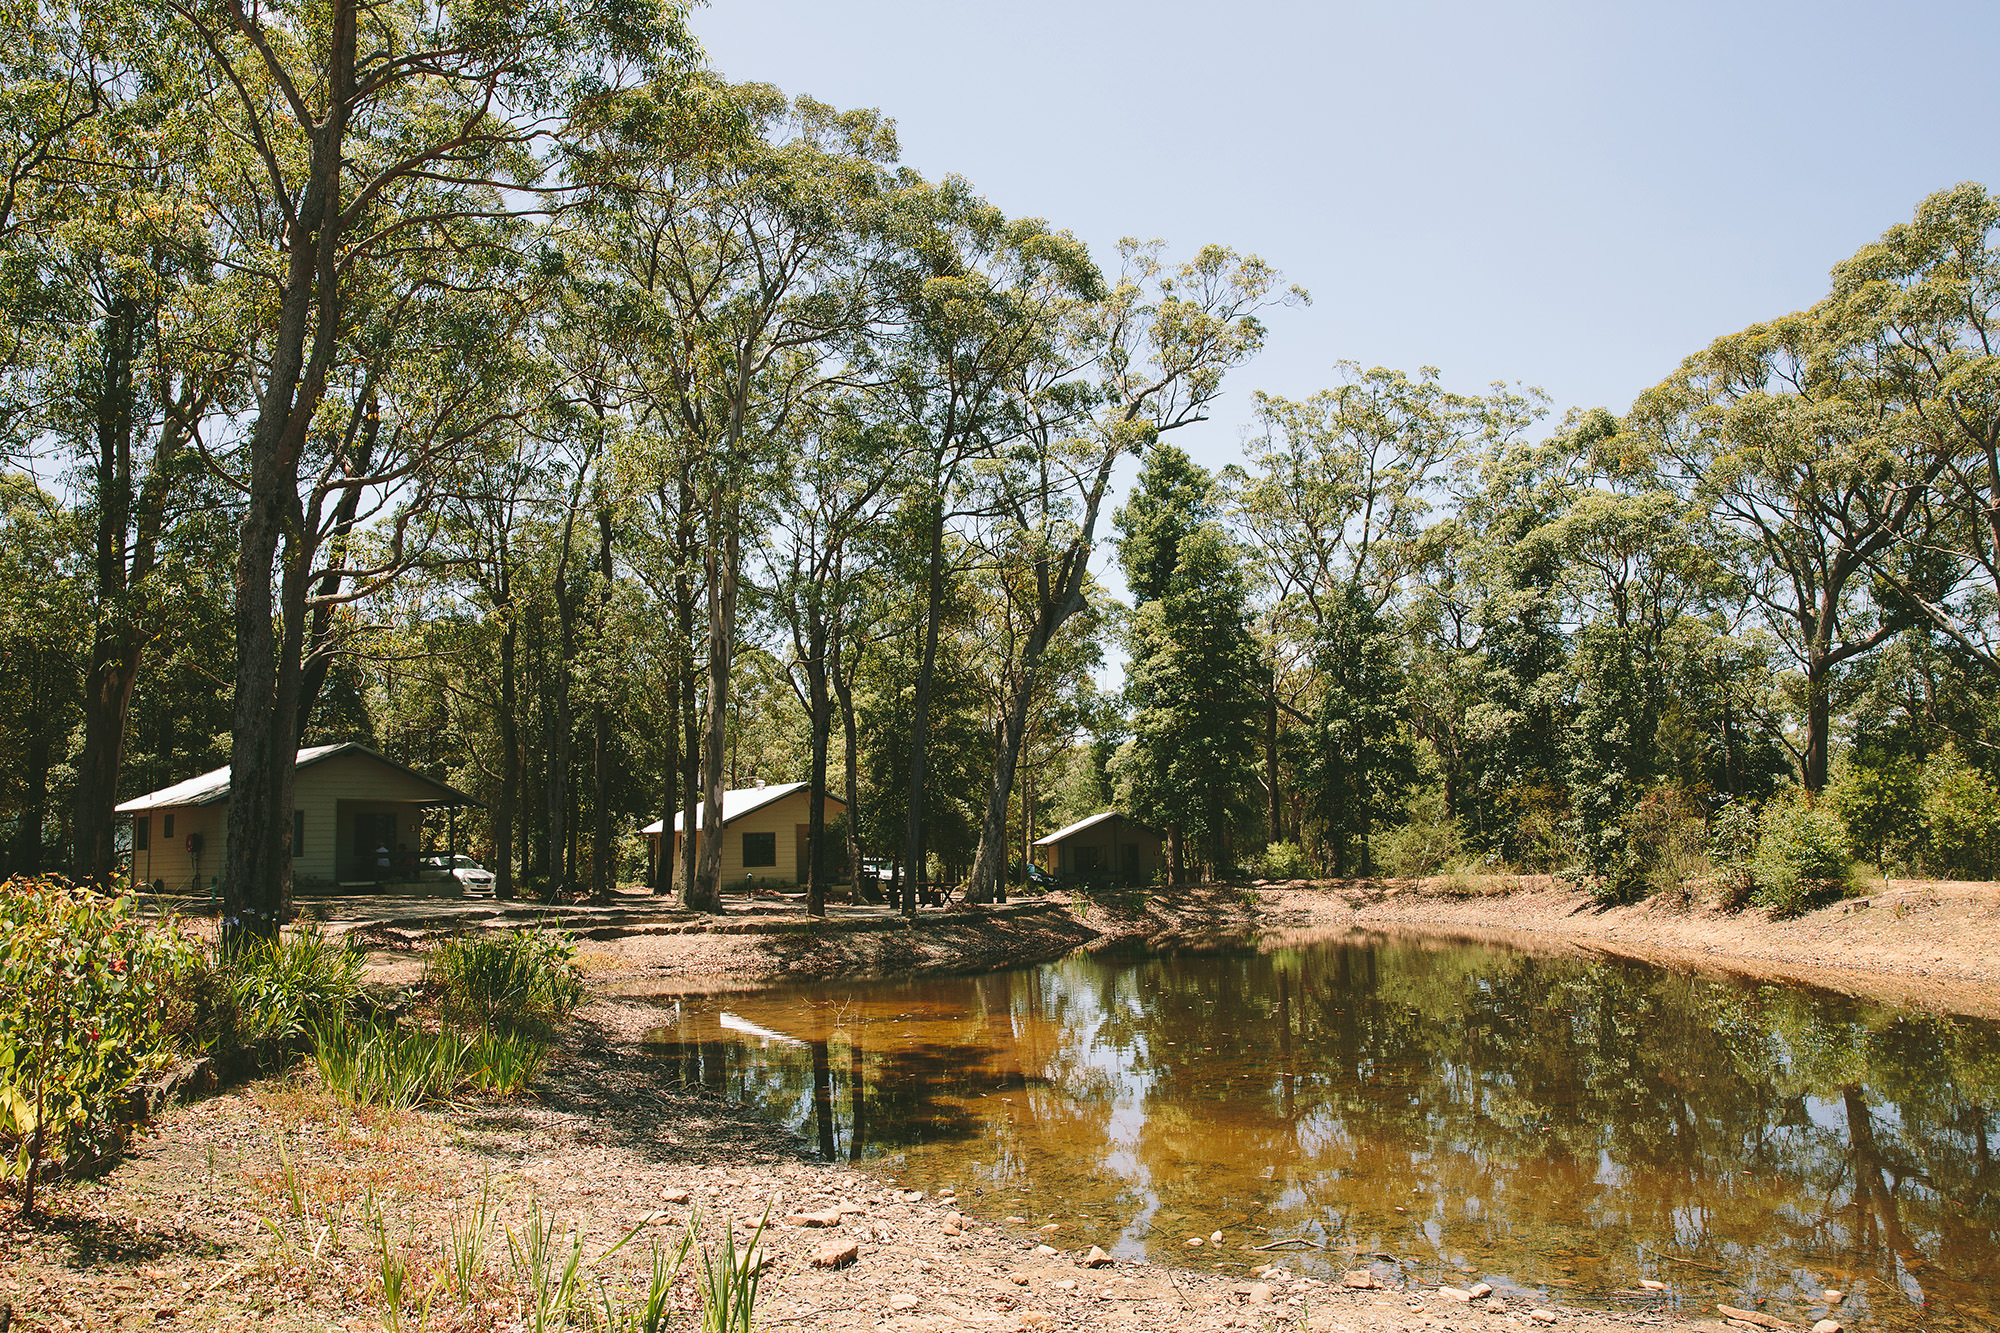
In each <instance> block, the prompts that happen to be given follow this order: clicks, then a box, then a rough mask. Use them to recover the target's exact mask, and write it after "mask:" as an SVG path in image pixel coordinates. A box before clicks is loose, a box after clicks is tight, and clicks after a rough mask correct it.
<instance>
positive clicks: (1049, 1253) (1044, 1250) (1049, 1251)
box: [1035, 1245, 1062, 1259]
mask: <svg viewBox="0 0 2000 1333" xmlns="http://www.w3.org/2000/svg"><path fill="white" fill-rule="evenodd" d="M1035 1253H1036V1254H1039V1255H1041V1256H1042V1258H1044V1259H1053V1258H1054V1257H1055V1256H1056V1255H1058V1254H1061V1253H1062V1251H1061V1250H1058V1249H1057V1248H1056V1247H1055V1246H1053V1245H1037V1246H1036V1247H1035Z"/></svg>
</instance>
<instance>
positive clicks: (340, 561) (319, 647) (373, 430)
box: [298, 394, 382, 745]
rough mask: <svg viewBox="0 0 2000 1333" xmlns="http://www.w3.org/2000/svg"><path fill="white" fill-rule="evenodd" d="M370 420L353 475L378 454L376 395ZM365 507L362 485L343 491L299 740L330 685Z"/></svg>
mask: <svg viewBox="0 0 2000 1333" xmlns="http://www.w3.org/2000/svg"><path fill="white" fill-rule="evenodd" d="M367 422H368V424H367V425H366V427H364V429H363V432H362V436H361V439H360V441H359V442H358V443H357V446H356V448H355V451H354V460H353V468H352V475H355V476H362V475H365V474H366V473H367V471H368V467H369V463H370V461H371V460H372V459H373V458H374V456H375V440H376V436H377V433H378V432H379V431H380V430H381V424H382V418H381V413H380V412H379V411H377V410H376V408H375V402H374V398H373V396H372V394H371V396H370V398H369V411H368V414H367ZM360 511H361V488H360V487H359V486H349V487H347V488H345V489H344V490H342V491H341V493H340V500H339V501H338V502H337V503H336V504H335V505H334V510H333V528H332V531H331V532H330V533H329V536H328V541H329V545H330V546H331V548H332V551H333V559H332V560H331V561H330V562H329V563H330V565H331V566H332V567H331V568H330V569H328V570H327V572H326V573H325V574H324V575H322V576H321V578H320V582H319V587H318V589H317V590H316V591H315V593H314V596H315V597H316V598H319V599H321V600H320V602H319V605H317V606H315V607H314V608H313V612H312V631H311V635H310V637H309V638H308V639H307V644H308V647H307V649H306V655H305V671H304V675H303V677H302V678H301V680H300V682H299V735H298V743H299V744H300V745H304V744H305V743H306V730H307V728H309V727H310V726H311V725H312V714H313V709H314V708H316V707H317V706H318V705H319V697H320V694H321V693H322V692H323V691H324V690H325V689H326V678H327V676H328V675H329V674H330V673H331V672H332V670H333V602H332V598H333V597H334V595H335V594H336V593H338V592H339V591H340V583H341V568H342V566H343V565H344V564H345V563H346V553H347V542H348V538H349V537H350V536H351V535H352V534H353V532H354V521H355V516H356V515H357V514H359V513H360Z"/></svg>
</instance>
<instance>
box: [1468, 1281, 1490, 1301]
mask: <svg viewBox="0 0 2000 1333" xmlns="http://www.w3.org/2000/svg"><path fill="white" fill-rule="evenodd" d="M1492 1294H1493V1284H1492V1283H1490V1282H1475V1283H1473V1284H1472V1290H1470V1291H1468V1292H1466V1295H1467V1296H1469V1297H1470V1298H1472V1299H1473V1300H1475V1301H1481V1300H1485V1299H1486V1298H1487V1297H1488V1296H1491V1295H1492Z"/></svg>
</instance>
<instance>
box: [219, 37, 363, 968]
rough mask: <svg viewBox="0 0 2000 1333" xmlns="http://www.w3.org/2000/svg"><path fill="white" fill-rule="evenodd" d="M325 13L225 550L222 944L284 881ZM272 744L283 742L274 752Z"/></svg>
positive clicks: (326, 318)
mask: <svg viewBox="0 0 2000 1333" xmlns="http://www.w3.org/2000/svg"><path fill="white" fill-rule="evenodd" d="M328 20H329V21H328V30H329V33H330V41H329V44H328V56H327V63H328V68H327V78H326V98H327V106H328V111H327V114H326V118H325V119H324V120H323V121H322V122H320V124H318V125H317V126H315V127H314V128H313V131H312V135H311V147H310V150H309V151H310V155H311V156H310V163H309V167H308V179H307V183H306V188H305V191H304V197H303V199H302V200H301V202H300V205H299V210H298V213H297V215H296V217H295V219H294V220H293V222H292V223H291V225H290V227H289V228H288V237H287V240H288V247H289V251H290V254H289V258H288V262H287V265H286V274H285V280H284V286H283V288H282V291H281V295H280V297H279V303H278V315H277V321H276V327H275V329H274V331H273V335H272V338H271V341H270V353H269V355H270V361H269V363H268V369H267V371H266V374H265V380H264V389H263V392H262V394H261V395H260V398H259V402H258V405H257V420H256V424H255V425H254V426H252V427H251V431H250V444H249V454H250V485H249V494H248V496H247V502H246V504H245V505H244V510H243V523H242V528H241V540H240V542H239V545H238V550H237V559H236V586H235V600H236V607H235V611H236V614H235V629H236V681H235V707H234V710H233V712H234V717H233V719H232V723H233V725H232V729H231V740H230V751H229V759H230V788H229V791H230V794H229V826H228V827H229V833H228V837H227V839H226V840H225V843H224V851H223V860H222V902H223V918H224V920H223V930H222V940H223V944H224V945H225V947H230V948H233V947H235V946H236V945H237V944H238V943H239V942H240V941H241V940H243V939H245V938H261V939H276V938H277V933H278V926H279V924H280V915H281V913H282V911H283V908H284V900H285V898H286V897H287V890H288V887H289V886H288V884H287V882H286V881H287V880H288V879H289V860H290V835H291V828H290V824H291V819H290V815H289V807H290V804H291V785H292V784H291V777H292V768H293V764H294V762H295V758H294V757H295V756H296V754H297V746H296V743H295V737H296V735H297V733H296V731H295V730H294V726H295V719H296V717H297V695H296V689H297V681H296V680H294V681H293V682H292V690H293V694H292V697H290V698H282V697H281V688H280V682H279V680H278V678H277V675H276V671H277V666H278V662H277V651H276V647H277V646H276V644H275V643H274V641H273V626H272V623H271V613H272V609H273V608H272V604H271V603H272V589H271V576H272V573H273V570H274V568H275V566H276V562H277V557H278V542H279V538H280V536H281V532H282V526H283V523H284V521H285V519H286V518H287V517H288V516H289V515H290V514H291V513H295V512H296V510H297V507H298V480H299V456H300V454H301V453H302V452H303V450H304V447H305V437H306V432H307V431H308V429H309V428H310V427H311V425H312V420H313V416H314V414H315V413H316V412H317V410H318V407H319V399H320V396H321V394H322V392H323V391H324V388H325V384H326V374H327V368H328V366H329V365H330V364H331V362H332V359H333V350H334V345H335V343H336V341H337V340H338V337H339V331H340V306H341V301H340V274H339V270H338V267H337V261H338V258H339V256H338V242H339V239H340V237H339V226H338V221H337V220H338V215H339V210H340V168H341V159H342V156H343V154H344V152H345V149H346V134H347V116H348V105H349V99H350V98H351V96H352V94H353V87H354V78H353V74H354V53H355V9H354V5H353V4H352V3H351V0H338V3H336V4H335V5H334V6H333V11H332V13H331V14H330V15H329V16H328ZM308 341H310V343H311V355H310V357H308V355H307V344H308ZM281 710H282V711H281ZM280 751H284V752H285V754H284V758H283V761H282V762H280V758H279V755H280ZM281 805H282V806H283V807H285V808H286V810H287V814H286V815H285V817H284V821H283V823H284V825H285V826H284V827H282V828H281V827H279V826H278V820H277V815H276V812H277V809H278V807H280V806H281Z"/></svg>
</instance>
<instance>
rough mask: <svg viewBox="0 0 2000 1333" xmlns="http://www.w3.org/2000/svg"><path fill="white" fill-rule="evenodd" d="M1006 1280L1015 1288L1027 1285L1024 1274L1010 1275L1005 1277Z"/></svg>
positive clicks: (1026, 1277) (1026, 1278) (1026, 1276)
mask: <svg viewBox="0 0 2000 1333" xmlns="http://www.w3.org/2000/svg"><path fill="white" fill-rule="evenodd" d="M1007 1280H1008V1281H1009V1282H1012V1283H1013V1284H1014V1285H1015V1286H1017V1287H1025V1286H1027V1285H1028V1275H1027V1274H1026V1273H1010V1274H1008V1275H1007Z"/></svg>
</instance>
